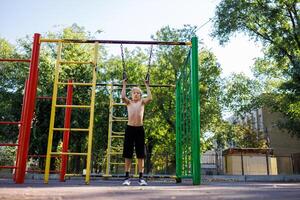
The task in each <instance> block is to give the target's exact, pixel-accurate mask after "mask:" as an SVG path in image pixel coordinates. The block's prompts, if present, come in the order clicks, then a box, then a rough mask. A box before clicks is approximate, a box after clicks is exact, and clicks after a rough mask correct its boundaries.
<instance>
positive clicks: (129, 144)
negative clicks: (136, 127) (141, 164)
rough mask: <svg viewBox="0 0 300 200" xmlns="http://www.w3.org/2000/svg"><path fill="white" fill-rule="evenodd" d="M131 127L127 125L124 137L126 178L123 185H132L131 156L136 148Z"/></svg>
mask: <svg viewBox="0 0 300 200" xmlns="http://www.w3.org/2000/svg"><path fill="white" fill-rule="evenodd" d="M129 129H130V128H129V127H128V126H127V127H126V130H125V138H124V146H123V157H124V158H125V166H124V170H125V180H124V182H123V185H130V181H129V173H130V168H131V160H132V159H131V158H132V155H133V148H134V140H133V139H134V138H133V137H132V134H130V130H129Z"/></svg>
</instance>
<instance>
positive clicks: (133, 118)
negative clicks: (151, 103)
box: [127, 99, 145, 126]
mask: <svg viewBox="0 0 300 200" xmlns="http://www.w3.org/2000/svg"><path fill="white" fill-rule="evenodd" d="M144 108H145V104H144V103H143V100H142V99H141V100H139V101H132V100H131V101H130V102H129V103H128V104H127V110H128V125H129V126H143V118H144Z"/></svg>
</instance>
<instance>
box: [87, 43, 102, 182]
mask: <svg viewBox="0 0 300 200" xmlns="http://www.w3.org/2000/svg"><path fill="white" fill-rule="evenodd" d="M98 52H99V43H98V42H96V43H95V47H94V66H93V81H92V83H93V86H92V96H91V109H90V125H89V135H88V152H87V159H86V176H85V183H86V184H89V183H90V174H91V157H92V142H93V127H94V111H95V97H96V80H97V74H96V67H97V64H98Z"/></svg>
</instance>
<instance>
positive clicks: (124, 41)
mask: <svg viewBox="0 0 300 200" xmlns="http://www.w3.org/2000/svg"><path fill="white" fill-rule="evenodd" d="M41 42H63V43H96V42H98V43H100V44H145V45H187V46H190V45H191V42H165V41H129V40H79V39H61V40H60V39H53V40H52V39H41Z"/></svg>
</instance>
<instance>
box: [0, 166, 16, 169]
mask: <svg viewBox="0 0 300 200" xmlns="http://www.w3.org/2000/svg"><path fill="white" fill-rule="evenodd" d="M16 168H17V167H16V166H0V169H16Z"/></svg>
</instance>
